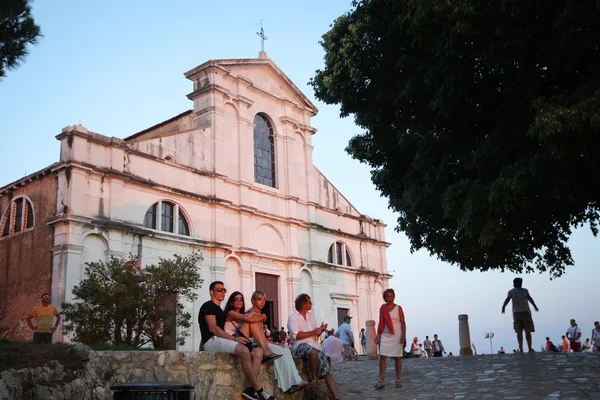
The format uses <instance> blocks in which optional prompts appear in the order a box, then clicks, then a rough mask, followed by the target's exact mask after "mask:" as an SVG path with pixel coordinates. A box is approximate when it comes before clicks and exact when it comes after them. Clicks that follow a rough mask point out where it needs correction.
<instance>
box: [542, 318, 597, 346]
mask: <svg viewBox="0 0 600 400" xmlns="http://www.w3.org/2000/svg"><path fill="white" fill-rule="evenodd" d="M590 338H591V339H590ZM582 339H583V332H582V331H581V329H580V328H579V326H578V325H577V323H576V321H575V320H574V319H572V320H571V321H570V326H569V328H568V329H567V331H566V332H565V334H564V335H562V336H561V340H560V342H559V343H558V345H556V344H555V343H554V342H552V340H550V337H546V347H545V350H546V351H552V352H555V353H558V352H561V353H569V352H573V353H579V352H584V353H591V352H599V351H600V322H599V321H594V328H592V333H591V334H590V337H588V338H585V340H582Z"/></svg>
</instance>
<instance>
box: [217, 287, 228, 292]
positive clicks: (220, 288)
mask: <svg viewBox="0 0 600 400" xmlns="http://www.w3.org/2000/svg"><path fill="white" fill-rule="evenodd" d="M215 292H219V293H227V289H225V288H224V287H219V288H216V289H215Z"/></svg>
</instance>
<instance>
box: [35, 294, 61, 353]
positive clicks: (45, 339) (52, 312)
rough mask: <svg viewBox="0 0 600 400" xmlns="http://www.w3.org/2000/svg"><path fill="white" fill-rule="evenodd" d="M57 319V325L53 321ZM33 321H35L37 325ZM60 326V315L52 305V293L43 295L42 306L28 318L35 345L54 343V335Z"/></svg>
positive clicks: (36, 308)
mask: <svg viewBox="0 0 600 400" xmlns="http://www.w3.org/2000/svg"><path fill="white" fill-rule="evenodd" d="M54 317H56V324H54V326H52V321H53V320H54ZM32 319H35V325H34V324H33V321H32ZM59 324H60V314H59V313H58V310H57V309H56V307H54V306H53V305H51V304H50V293H44V294H42V305H41V306H37V307H35V308H34V309H33V310H32V311H31V313H30V314H29V316H28V317H27V325H29V328H31V329H32V330H33V343H52V334H53V333H54V331H56V328H57V327H58V325H59Z"/></svg>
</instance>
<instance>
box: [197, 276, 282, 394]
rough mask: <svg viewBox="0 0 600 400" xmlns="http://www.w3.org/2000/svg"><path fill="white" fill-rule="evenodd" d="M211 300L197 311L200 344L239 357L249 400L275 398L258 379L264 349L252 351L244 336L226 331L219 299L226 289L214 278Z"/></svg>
mask: <svg viewBox="0 0 600 400" xmlns="http://www.w3.org/2000/svg"><path fill="white" fill-rule="evenodd" d="M208 291H209V293H210V300H209V301H207V302H206V303H204V304H203V305H202V307H200V312H199V313H198V324H199V325H200V333H201V334H202V346H203V348H204V350H205V351H210V352H214V353H229V354H234V355H236V356H238V357H239V358H240V359H241V363H242V371H243V372H244V375H245V376H246V380H247V381H248V383H249V384H250V386H249V387H247V388H246V389H245V390H244V391H243V392H242V396H243V397H244V398H245V399H249V400H275V397H273V396H271V395H270V394H269V393H267V392H266V391H265V389H264V388H263V387H262V385H261V383H260V382H259V381H258V373H259V371H260V364H261V362H262V359H263V351H262V350H261V349H260V347H256V348H253V349H252V351H250V349H249V348H248V347H252V346H247V345H248V339H247V338H245V337H234V336H232V335H230V334H228V333H227V332H225V330H224V328H225V319H226V316H225V312H224V311H223V310H222V309H221V302H222V301H223V300H224V299H225V293H227V289H225V286H224V285H223V282H221V281H215V282H213V283H211V284H210V287H209V290H208Z"/></svg>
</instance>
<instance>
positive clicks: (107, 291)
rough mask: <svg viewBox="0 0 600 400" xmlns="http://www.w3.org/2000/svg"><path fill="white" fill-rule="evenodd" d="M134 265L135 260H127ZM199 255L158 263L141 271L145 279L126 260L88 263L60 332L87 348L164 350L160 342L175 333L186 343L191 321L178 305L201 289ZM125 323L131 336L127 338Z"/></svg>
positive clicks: (160, 260)
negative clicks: (70, 336)
mask: <svg viewBox="0 0 600 400" xmlns="http://www.w3.org/2000/svg"><path fill="white" fill-rule="evenodd" d="M129 261H130V262H131V263H132V265H133V264H134V263H135V261H136V260H135V259H134V258H131V259H130V260H129ZM201 261H202V255H201V254H200V253H198V252H194V253H192V254H190V255H188V256H185V257H182V256H179V255H175V256H174V258H173V259H162V258H161V259H159V262H158V264H157V265H149V266H148V267H147V268H146V269H145V279H142V277H141V276H140V274H139V273H138V272H137V271H136V270H135V269H134V268H127V267H125V260H123V259H120V258H115V257H111V258H110V259H109V260H108V261H107V262H103V261H98V262H93V263H87V264H86V269H85V279H83V280H82V281H81V282H80V284H79V285H77V286H75V287H74V288H73V296H74V298H75V300H77V301H75V302H73V303H64V304H63V305H62V307H63V314H64V316H65V322H64V329H65V332H67V333H72V334H73V335H74V340H76V341H79V342H82V343H86V344H89V345H107V344H112V343H115V344H117V345H123V344H121V343H120V338H122V337H123V336H124V337H125V343H124V345H125V346H144V345H146V344H147V343H149V342H150V343H152V345H153V347H154V348H160V347H163V346H165V344H164V337H165V336H168V335H169V332H174V331H175V326H176V328H177V337H176V338H175V340H176V342H177V343H179V344H180V345H183V344H184V343H185V338H186V337H187V336H189V334H188V330H189V328H190V327H191V319H192V316H191V314H190V313H188V312H185V308H184V305H183V302H182V301H194V300H195V299H196V298H197V295H196V292H197V291H198V289H200V287H201V286H202V283H203V280H202V279H201V277H200V270H199V267H198V264H199V263H200V262H201ZM127 321H129V324H130V326H131V327H132V334H130V335H127V325H128V323H127Z"/></svg>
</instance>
